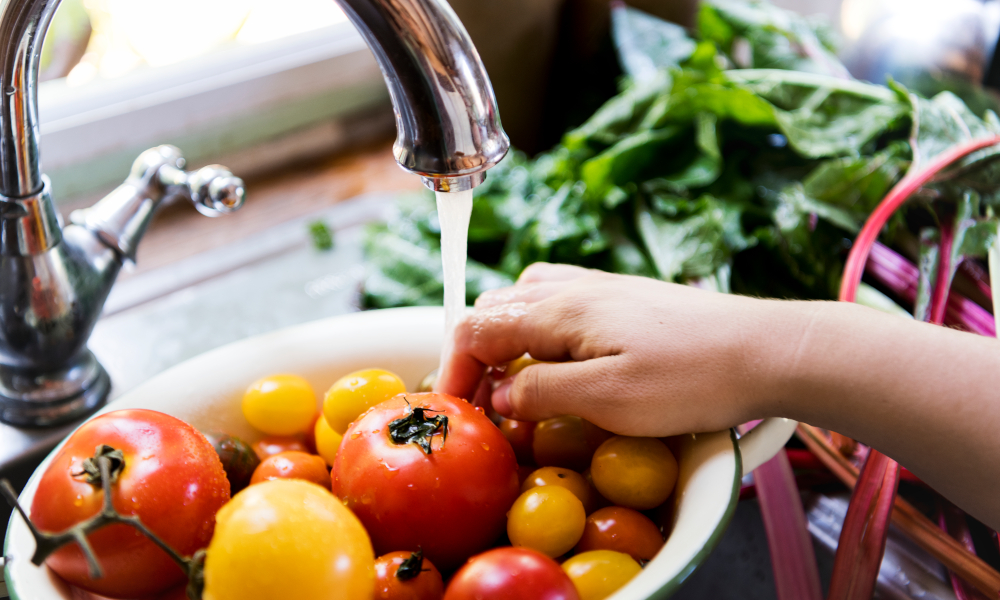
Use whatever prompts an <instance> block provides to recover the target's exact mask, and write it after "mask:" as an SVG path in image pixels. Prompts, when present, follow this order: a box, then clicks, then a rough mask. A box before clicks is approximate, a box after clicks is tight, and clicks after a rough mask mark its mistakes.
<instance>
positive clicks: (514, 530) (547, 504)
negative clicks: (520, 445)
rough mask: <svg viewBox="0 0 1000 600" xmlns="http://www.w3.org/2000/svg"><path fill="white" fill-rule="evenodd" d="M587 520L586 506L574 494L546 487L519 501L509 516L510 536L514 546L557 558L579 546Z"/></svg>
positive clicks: (556, 487)
mask: <svg viewBox="0 0 1000 600" xmlns="http://www.w3.org/2000/svg"><path fill="white" fill-rule="evenodd" d="M586 521H587V514H586V513H585V512H584V510H583V503H582V502H580V499H579V498H577V497H576V496H574V495H573V492H571V491H569V490H568V489H566V488H564V487H560V486H558V485H546V486H543V487H537V488H532V489H530V490H528V491H527V492H524V493H523V494H521V495H520V496H519V497H518V498H517V500H516V501H515V502H514V506H512V507H511V508H510V512H509V513H507V537H508V538H510V543H511V545H512V546H521V547H525V548H532V549H534V550H538V551H539V552H541V553H542V554H544V555H546V556H548V557H551V558H555V557H556V556H561V555H563V554H565V553H567V552H569V551H570V550H572V549H573V546H576V543H577V542H579V541H580V536H582V535H583V528H584V526H585V525H586Z"/></svg>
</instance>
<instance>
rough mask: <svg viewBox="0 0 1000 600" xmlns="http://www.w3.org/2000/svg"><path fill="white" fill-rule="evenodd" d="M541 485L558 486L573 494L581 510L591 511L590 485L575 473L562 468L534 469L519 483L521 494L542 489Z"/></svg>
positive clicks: (592, 499)
mask: <svg viewBox="0 0 1000 600" xmlns="http://www.w3.org/2000/svg"><path fill="white" fill-rule="evenodd" d="M543 485H558V486H560V487H564V488H566V489H567V490H569V491H571V492H573V495H574V496H576V497H577V498H579V499H580V502H582V503H583V509H584V510H585V511H587V512H588V513H589V512H591V510H593V509H592V508H591V504H593V501H594V500H595V498H593V497H592V496H593V494H592V493H591V486H590V483H589V482H588V481H587V480H586V479H585V478H584V477H583V475H580V474H579V473H577V472H576V471H570V470H569V469H563V468H562V467H542V468H541V469H536V470H535V471H533V472H532V473H531V475H528V477H527V479H525V480H524V481H523V482H522V483H521V493H522V494H523V493H524V492H527V491H528V490H530V489H531V488H536V487H542V486H543Z"/></svg>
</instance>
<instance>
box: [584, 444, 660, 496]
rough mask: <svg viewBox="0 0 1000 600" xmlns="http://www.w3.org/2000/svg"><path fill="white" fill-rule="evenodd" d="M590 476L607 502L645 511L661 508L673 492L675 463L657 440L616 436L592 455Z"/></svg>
mask: <svg viewBox="0 0 1000 600" xmlns="http://www.w3.org/2000/svg"><path fill="white" fill-rule="evenodd" d="M590 474H591V476H592V477H593V478H594V485H596V486H597V490H598V491H599V492H601V494H602V495H603V496H604V497H605V498H607V499H608V500H611V501H612V502H614V503H615V504H618V505H620V506H625V507H627V508H634V509H636V510H648V509H650V508H656V507H657V506H659V505H660V504H663V502H664V501H666V499H667V498H668V497H670V493H671V492H673V490H674V484H675V483H676V482H677V461H676V460H675V459H674V455H673V454H671V453H670V450H669V449H668V448H667V446H666V444H664V443H663V442H661V441H660V440H658V439H656V438H640V437H624V436H615V437H613V438H611V439H610V440H608V441H606V442H604V443H603V444H601V447H600V448H598V449H597V452H595V453H594V460H593V462H592V463H591V466H590Z"/></svg>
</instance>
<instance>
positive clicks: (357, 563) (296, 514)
mask: <svg viewBox="0 0 1000 600" xmlns="http://www.w3.org/2000/svg"><path fill="white" fill-rule="evenodd" d="M374 590H375V555H374V553H373V552H372V545H371V542H370V541H369V539H368V534H367V533H365V529H364V527H362V526H361V523H360V522H359V521H358V519H357V518H356V517H355V516H354V515H353V514H351V511H349V510H347V508H346V507H344V505H343V504H341V502H340V501H339V500H337V498H336V497H334V496H333V494H331V493H330V492H329V491H327V490H325V489H323V488H321V487H319V486H318V485H315V484H313V483H309V482H306V481H298V480H291V479H276V480H273V481H267V482H264V483H261V484H258V485H251V486H250V487H248V488H247V489H245V490H243V491H242V492H240V493H239V494H237V495H236V496H234V497H233V500H232V502H230V503H229V504H227V505H226V506H224V507H223V508H222V510H220V511H219V516H218V521H217V523H216V527H215V536H213V537H212V543H211V544H210V545H209V546H208V550H207V553H206V555H205V592H204V595H203V598H204V600H247V599H251V598H294V599H295V600H327V599H329V598H331V597H336V598H340V599H343V600H370V599H371V597H372V593H373V592H374Z"/></svg>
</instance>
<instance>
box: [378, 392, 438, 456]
mask: <svg viewBox="0 0 1000 600" xmlns="http://www.w3.org/2000/svg"><path fill="white" fill-rule="evenodd" d="M406 408H407V412H406V416H404V417H400V418H399V419H396V420H395V421H392V422H391V423H389V438H390V439H392V443H394V444H397V445H400V446H401V445H403V444H416V445H417V446H420V449H421V450H423V451H424V454H431V438H432V437H433V436H434V434H436V433H437V432H439V431H440V432H441V443H442V444H444V443H445V441H447V440H448V417H446V416H444V415H435V416H433V417H431V416H428V414H427V413H432V412H439V411H436V410H431V409H429V408H421V407H419V406H418V407H417V408H413V407H412V406H410V402H409V400H407V401H406Z"/></svg>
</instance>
